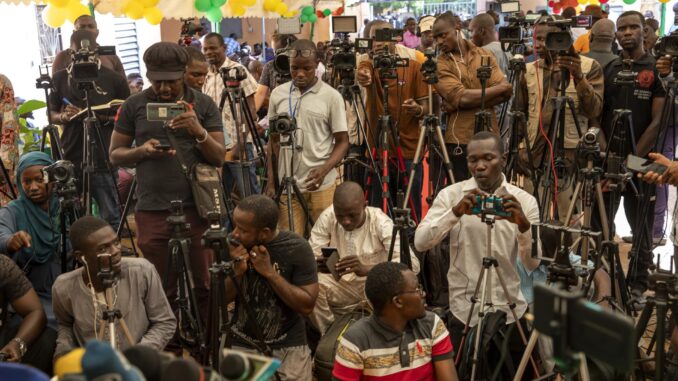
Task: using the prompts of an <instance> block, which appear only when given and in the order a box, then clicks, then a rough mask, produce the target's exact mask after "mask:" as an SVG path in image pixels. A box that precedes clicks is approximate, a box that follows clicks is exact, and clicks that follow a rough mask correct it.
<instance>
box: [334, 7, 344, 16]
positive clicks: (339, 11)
mask: <svg viewBox="0 0 678 381" xmlns="http://www.w3.org/2000/svg"><path fill="white" fill-rule="evenodd" d="M335 12H336V13H337V14H336V16H341V15H343V14H344V7H339V8H337V10H336V11H335Z"/></svg>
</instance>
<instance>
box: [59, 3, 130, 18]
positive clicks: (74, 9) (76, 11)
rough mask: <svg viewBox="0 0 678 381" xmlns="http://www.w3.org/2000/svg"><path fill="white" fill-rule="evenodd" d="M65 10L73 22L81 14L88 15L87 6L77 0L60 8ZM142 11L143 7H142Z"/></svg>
mask: <svg viewBox="0 0 678 381" xmlns="http://www.w3.org/2000/svg"><path fill="white" fill-rule="evenodd" d="M62 9H64V10H65V11H66V13H65V14H66V18H67V19H68V20H69V21H70V22H72V23H75V20H76V19H77V18H78V17H80V16H82V15H90V13H89V8H87V6H85V5H82V4H80V2H78V1H73V2H71V3H69V4H68V6H67V7H66V8H62ZM142 11H143V9H142Z"/></svg>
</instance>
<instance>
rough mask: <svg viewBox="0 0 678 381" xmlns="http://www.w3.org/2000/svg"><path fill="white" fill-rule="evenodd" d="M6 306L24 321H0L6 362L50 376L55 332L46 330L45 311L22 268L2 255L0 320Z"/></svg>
mask: <svg viewBox="0 0 678 381" xmlns="http://www.w3.org/2000/svg"><path fill="white" fill-rule="evenodd" d="M7 305H10V306H12V309H13V310H14V311H16V313H17V314H18V315H19V316H20V317H21V319H22V320H21V323H20V324H16V325H12V324H9V322H8V321H6V320H5V321H0V356H4V358H5V359H4V360H3V361H9V362H21V363H24V364H28V365H32V366H34V367H36V368H38V369H40V370H42V371H43V372H45V373H47V374H51V373H52V355H53V354H54V341H55V340H56V332H55V331H54V330H53V329H51V328H47V327H45V325H46V323H47V317H46V316H45V310H44V309H43V308H42V306H41V305H40V299H38V294H36V293H35V290H34V289H33V287H31V283H30V282H29V281H28V279H27V278H26V276H25V275H24V274H23V272H22V271H21V269H20V268H19V267H18V266H17V265H16V264H15V263H14V262H12V260H11V259H9V258H8V257H7V256H4V255H0V317H2V316H6V315H7V311H6V307H7Z"/></svg>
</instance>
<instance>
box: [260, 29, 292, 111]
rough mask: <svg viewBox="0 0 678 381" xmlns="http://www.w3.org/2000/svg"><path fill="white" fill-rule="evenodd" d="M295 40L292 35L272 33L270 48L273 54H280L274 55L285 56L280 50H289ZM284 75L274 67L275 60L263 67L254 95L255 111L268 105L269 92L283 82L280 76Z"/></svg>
mask: <svg viewBox="0 0 678 381" xmlns="http://www.w3.org/2000/svg"><path fill="white" fill-rule="evenodd" d="M296 40H297V38H296V37H294V35H292V34H278V33H274V34H273V37H272V38H271V47H272V48H273V51H274V52H280V53H276V55H277V54H285V53H284V52H283V51H281V49H287V48H289V46H290V45H291V44H292V43H293V42H294V41H296ZM288 62H289V61H288ZM285 74H288V73H280V72H278V69H277V68H276V65H275V59H272V60H270V61H268V62H267V63H266V64H265V65H264V68H263V69H262V72H261V77H260V78H259V87H258V88H257V92H256V93H255V94H254V104H255V108H256V110H257V111H259V110H260V109H261V108H262V107H264V106H267V105H268V102H266V101H267V100H268V99H269V97H270V95H271V91H273V90H274V89H275V88H276V87H278V85H279V84H281V83H282V82H285V81H281V79H282V78H284V77H282V78H281V75H285Z"/></svg>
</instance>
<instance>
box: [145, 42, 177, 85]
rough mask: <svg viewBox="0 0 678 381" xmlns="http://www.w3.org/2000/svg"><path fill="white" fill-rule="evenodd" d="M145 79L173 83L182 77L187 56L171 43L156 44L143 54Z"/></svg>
mask: <svg viewBox="0 0 678 381" xmlns="http://www.w3.org/2000/svg"><path fill="white" fill-rule="evenodd" d="M144 63H146V77H148V79H150V80H152V81H175V80H177V79H181V78H182V77H183V76H184V71H185V70H186V64H187V63H188V54H187V53H186V51H185V50H184V49H183V48H182V47H181V46H179V45H177V44H175V43H172V42H156V43H155V44H153V45H151V46H150V47H149V48H148V49H146V52H145V53H144Z"/></svg>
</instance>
